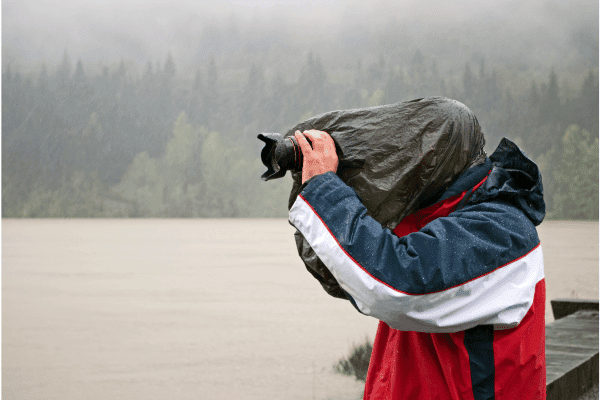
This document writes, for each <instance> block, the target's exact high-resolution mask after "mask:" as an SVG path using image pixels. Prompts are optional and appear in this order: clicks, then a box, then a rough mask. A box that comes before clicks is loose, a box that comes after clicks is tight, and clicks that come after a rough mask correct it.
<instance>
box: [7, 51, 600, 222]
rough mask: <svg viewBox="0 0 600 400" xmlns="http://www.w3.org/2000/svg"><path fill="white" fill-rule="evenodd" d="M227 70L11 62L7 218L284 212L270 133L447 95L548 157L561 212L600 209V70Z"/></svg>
mask: <svg viewBox="0 0 600 400" xmlns="http://www.w3.org/2000/svg"><path fill="white" fill-rule="evenodd" d="M242 65H243V63H242ZM223 70H224V66H220V65H219V64H218V63H217V61H216V60H215V58H214V57H213V58H211V59H210V60H209V62H208V63H207V65H205V66H203V67H202V68H199V69H198V70H197V71H196V73H195V76H193V77H191V76H190V77H187V76H183V75H180V74H178V72H177V68H176V65H175V61H174V60H173V58H172V57H171V56H170V55H169V56H168V57H167V58H166V59H165V60H164V62H163V63H156V64H153V63H150V62H149V63H148V64H147V66H146V67H145V69H144V70H143V72H142V73H141V74H140V73H138V71H137V70H136V68H135V67H132V66H127V65H126V64H125V62H123V61H122V62H121V63H120V65H119V66H118V67H116V68H112V69H111V68H109V67H104V68H102V70H101V71H100V72H99V73H88V72H86V68H85V66H84V64H83V63H82V61H78V62H77V63H76V64H75V66H74V67H73V65H72V62H71V60H70V59H69V56H68V54H67V52H65V54H64V58H63V61H62V63H61V64H60V65H58V66H56V67H54V68H51V69H48V68H47V67H46V66H42V67H41V68H40V69H39V70H37V71H35V72H28V71H21V70H19V69H16V68H14V67H13V66H11V65H5V66H3V70H2V215H3V217H267V216H278V217H280V216H285V215H286V211H287V208H286V205H287V196H288V193H289V189H290V181H289V180H288V179H283V180H279V181H273V182H269V183H263V182H262V181H260V179H259V177H260V175H261V173H262V172H263V167H262V165H261V163H260V160H259V154H260V149H261V145H260V142H259V141H258V140H256V135H257V134H258V133H260V132H282V133H283V132H285V131H287V130H288V129H289V128H291V127H292V126H293V125H295V124H296V123H298V122H300V121H302V120H303V119H305V118H308V117H310V116H312V115H315V114H318V113H321V112H325V111H329V110H333V109H345V108H357V107H366V106H375V105H380V104H386V103H393V102H398V101H406V100H410V99H414V98H419V97H424V96H433V95H442V96H448V97H451V98H455V99H457V100H459V101H462V102H463V103H465V104H466V105H467V106H469V107H470V108H471V109H472V110H473V111H474V112H475V114H476V115H477V116H478V119H479V121H480V123H481V125H482V127H483V129H484V131H485V134H486V138H487V140H488V143H489V144H490V145H491V146H492V147H488V151H492V150H493V146H495V144H496V143H498V142H499V140H500V139H501V138H502V137H504V136H506V137H508V138H509V139H511V140H514V141H516V142H517V143H518V144H519V145H520V146H521V147H522V148H523V149H524V150H525V151H526V153H527V154H528V156H530V157H531V158H532V159H534V160H535V161H537V162H538V164H539V165H540V167H541V168H542V172H543V178H544V185H545V188H546V201H547V204H548V211H549V217H553V218H566V219H597V218H598V76H597V70H594V71H589V73H588V74H587V77H586V78H585V79H584V80H583V81H582V82H580V83H579V84H577V85H576V86H575V87H564V86H563V87H561V86H560V85H559V77H558V76H557V74H556V73H555V72H554V70H552V71H551V72H550V73H549V75H548V77H547V79H546V80H545V81H543V82H536V81H535V80H534V79H533V75H532V77H531V80H530V83H529V87H528V89H527V90H515V86H514V85H515V83H514V82H511V81H510V80H509V79H508V78H506V76H507V75H506V74H500V73H498V71H497V70H496V69H492V70H488V69H487V68H486V66H485V60H484V59H483V58H482V59H481V60H480V62H479V63H477V65H471V63H467V64H465V66H464V69H463V70H462V71H460V72H457V73H455V74H452V73H450V72H448V71H445V72H443V73H442V72H441V71H440V68H438V62H437V60H436V58H435V57H433V56H425V55H423V54H422V53H421V52H420V51H418V50H417V51H416V52H415V53H414V55H413V57H412V58H411V59H410V60H408V61H406V62H402V63H401V62H397V61H394V62H392V61H391V60H389V59H386V58H385V57H384V56H381V57H379V59H378V60H373V61H372V62H370V63H367V64H365V65H363V63H362V62H361V61H360V60H357V61H356V63H355V65H351V66H349V67H347V68H345V69H336V70H333V69H332V70H330V69H328V68H327V66H326V65H324V63H323V62H322V61H321V59H320V57H319V56H318V55H315V54H312V53H309V54H308V55H307V56H306V57H305V60H304V64H303V68H302V69H301V72H300V74H299V76H298V77H297V79H296V80H294V81H291V82H290V81H287V80H286V79H285V78H284V76H285V74H284V72H285V71H270V72H269V74H267V73H266V71H265V68H264V66H261V65H256V64H251V65H249V66H246V67H239V68H234V69H233V70H232V68H228V69H227V70H226V71H227V72H226V73H224V72H223ZM232 71H233V72H232ZM521 89H522V88H521Z"/></svg>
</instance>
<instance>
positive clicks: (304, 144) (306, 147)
mask: <svg viewBox="0 0 600 400" xmlns="http://www.w3.org/2000/svg"><path fill="white" fill-rule="evenodd" d="M294 136H295V137H296V141H297V142H298V145H300V150H302V154H304V155H306V154H309V153H310V152H312V147H310V144H309V143H308V141H307V140H306V138H305V137H304V135H302V133H300V131H296V133H294Z"/></svg>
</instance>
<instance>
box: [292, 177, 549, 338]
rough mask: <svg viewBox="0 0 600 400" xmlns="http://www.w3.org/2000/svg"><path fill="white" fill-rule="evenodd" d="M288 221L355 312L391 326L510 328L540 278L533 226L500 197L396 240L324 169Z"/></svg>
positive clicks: (448, 329)
mask: <svg viewBox="0 0 600 400" xmlns="http://www.w3.org/2000/svg"><path fill="white" fill-rule="evenodd" d="M289 220H290V222H291V223H292V225H294V226H295V227H296V228H297V229H298V230H299V231H300V232H301V233H302V235H303V236H304V237H305V238H306V239H307V241H308V242H309V244H310V246H311V247H312V248H313V249H314V250H315V252H316V254H317V255H318V256H319V258H320V259H321V260H322V261H323V263H324V264H325V266H327V268H328V269H329V270H330V271H331V273H332V274H333V275H334V276H335V278H336V280H337V281H338V282H339V284H340V286H341V287H342V288H343V289H344V290H345V291H346V292H347V293H348V295H349V296H350V297H351V300H352V303H353V304H354V305H355V306H356V308H357V309H358V310H359V311H360V312H361V313H363V314H366V315H370V316H373V317H375V318H377V319H379V320H382V321H383V322H385V323H387V324H388V325H389V326H390V327H392V328H394V329H399V330H407V331H418V332H455V331H460V330H465V329H468V328H471V327H473V326H476V325H481V324H493V325H494V326H495V328H496V329H503V328H510V327H514V326H516V325H517V324H518V323H519V322H520V321H521V319H522V318H523V317H524V316H525V314H526V313H527V311H528V310H529V308H530V307H531V304H532V303H533V296H534V293H535V286H536V284H537V283H538V282H539V281H540V280H542V279H543V278H544V271H543V257H542V251H541V247H540V244H539V239H538V236H537V233H536V230H535V227H534V226H533V224H532V223H531V222H530V221H529V220H528V219H527V218H526V217H525V216H524V215H523V214H522V213H521V212H520V211H519V210H517V209H516V208H514V207H512V206H511V205H509V204H506V203H502V202H489V203H482V204H477V205H472V206H468V207H465V208H463V209H461V210H460V211H456V212H454V213H452V214H450V215H449V216H447V217H441V218H437V219H435V220H434V221H432V222H430V223H429V224H427V225H426V226H425V227H423V228H422V229H421V230H420V231H418V232H414V233H411V234H409V235H406V236H404V237H397V236H396V235H394V233H393V232H392V231H390V230H389V229H386V228H383V227H382V226H381V224H379V223H378V222H377V221H375V220H374V219H373V218H372V217H370V216H369V215H368V214H367V209H366V207H365V206H364V205H363V204H362V203H361V201H360V199H359V197H358V196H357V195H356V193H355V192H354V190H353V189H351V188H350V187H349V186H347V185H346V184H344V183H343V182H342V181H341V179H339V177H337V175H335V174H334V173H331V172H329V173H325V174H322V175H319V176H316V177H314V178H312V179H311V180H310V181H309V182H308V184H307V185H306V186H305V187H304V189H303V190H302V192H301V193H300V195H299V196H298V198H297V199H296V201H295V203H294V204H293V206H292V207H291V209H290V214H289Z"/></svg>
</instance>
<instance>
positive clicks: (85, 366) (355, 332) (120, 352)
mask: <svg viewBox="0 0 600 400" xmlns="http://www.w3.org/2000/svg"><path fill="white" fill-rule="evenodd" d="M539 232H540V236H541V238H542V246H543V249H544V256H545V262H546V279H547V292H548V298H549V299H550V298H556V297H578V298H595V299H597V298H598V224H597V223H565V222H562V223H561V222H546V223H544V224H543V225H542V226H541V227H540V228H539ZM292 234H293V228H292V227H291V226H289V225H288V223H287V221H285V220H3V221H2V398H3V399H48V398H60V399H61V400H63V399H64V400H67V399H117V398H122V399H167V398H172V399H175V398H176V399H355V398H359V397H360V394H361V384H360V383H358V382H355V381H354V380H353V379H352V378H348V377H344V376H340V375H338V374H334V373H333V372H332V370H331V367H332V364H333V363H334V362H335V361H336V360H337V359H339V358H340V357H343V356H345V355H346V354H347V353H348V351H349V349H350V348H351V346H352V344H353V343H356V342H361V341H362V340H363V339H364V338H365V337H367V336H368V337H370V338H372V337H373V336H374V333H375V329H376V325H377V321H376V320H374V319H371V318H368V317H365V316H362V315H360V314H358V313H357V312H356V311H355V310H354V309H353V308H352V307H351V306H350V305H349V304H348V303H346V302H344V301H341V300H336V299H333V298H330V297H329V296H327V295H326V294H325V293H324V292H323V291H322V289H321V288H320V286H319V285H318V283H317V282H316V281H315V280H314V279H313V278H312V277H311V276H310V274H309V273H308V272H306V270H305V269H304V266H303V265H302V262H301V260H300V259H299V257H298V256H297V254H296V249H295V246H294V241H293V235H292ZM547 318H548V320H551V312H550V309H549V304H548V311H547Z"/></svg>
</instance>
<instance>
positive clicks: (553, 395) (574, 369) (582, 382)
mask: <svg viewBox="0 0 600 400" xmlns="http://www.w3.org/2000/svg"><path fill="white" fill-rule="evenodd" d="M598 347H599V346H598V311H596V310H589V309H583V310H579V311H576V312H575V313H572V314H568V315H567V316H564V317H562V318H560V319H557V320H556V321H554V322H552V323H550V324H548V325H546V395H547V400H559V399H561V400H562V399H576V398H578V397H579V396H581V395H583V394H584V393H586V392H587V391H589V390H590V389H591V388H592V387H593V386H594V385H597V384H598V373H599V371H598Z"/></svg>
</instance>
